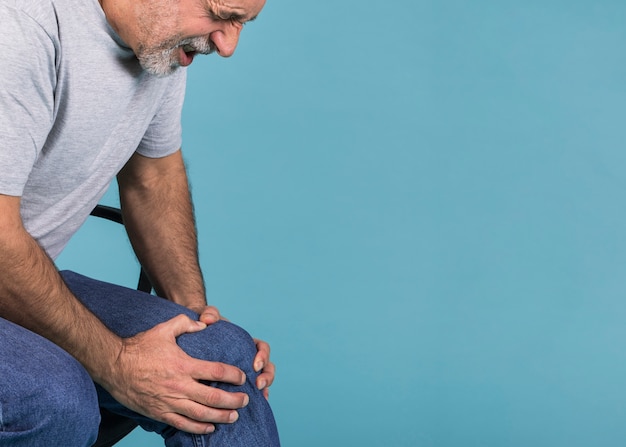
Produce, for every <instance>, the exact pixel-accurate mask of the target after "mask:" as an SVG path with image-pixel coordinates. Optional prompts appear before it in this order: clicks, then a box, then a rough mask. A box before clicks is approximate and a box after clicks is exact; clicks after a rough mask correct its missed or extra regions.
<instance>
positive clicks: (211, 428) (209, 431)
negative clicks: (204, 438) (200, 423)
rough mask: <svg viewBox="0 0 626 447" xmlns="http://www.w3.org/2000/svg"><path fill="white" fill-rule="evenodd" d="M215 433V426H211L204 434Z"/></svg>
mask: <svg viewBox="0 0 626 447" xmlns="http://www.w3.org/2000/svg"><path fill="white" fill-rule="evenodd" d="M214 431H215V425H211V426H210V427H207V429H206V433H207V434H209V433H213V432H214Z"/></svg>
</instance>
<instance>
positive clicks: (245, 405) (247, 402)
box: [242, 394, 250, 408]
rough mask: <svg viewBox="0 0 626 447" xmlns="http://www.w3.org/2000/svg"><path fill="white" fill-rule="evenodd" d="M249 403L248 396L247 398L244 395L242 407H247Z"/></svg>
mask: <svg viewBox="0 0 626 447" xmlns="http://www.w3.org/2000/svg"><path fill="white" fill-rule="evenodd" d="M249 403H250V396H248V395H247V394H246V397H244V399H243V406H244V407H247V406H248V404H249ZM242 408H243V407H242Z"/></svg>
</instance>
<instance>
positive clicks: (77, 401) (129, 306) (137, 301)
mask: <svg viewBox="0 0 626 447" xmlns="http://www.w3.org/2000/svg"><path fill="white" fill-rule="evenodd" d="M62 276H63V278H64V279H65V282H66V283H67V285H68V286H69V287H70V289H71V290H72V291H73V292H74V293H75V294H76V296H77V297H78V298H79V299H80V300H81V301H82V302H83V303H84V304H85V305H86V306H87V307H88V308H89V309H90V310H91V311H92V312H93V313H94V314H96V315H97V316H98V317H99V318H100V319H101V320H102V321H103V322H104V324H105V325H107V326H108V327H109V328H110V329H111V330H112V331H114V332H115V333H117V334H118V335H120V336H122V337H129V336H132V335H134V334H136V333H138V332H142V331H145V330H147V329H150V328H151V327H153V326H154V325H156V324H158V323H161V322H163V321H166V320H169V319H171V318H173V317H174V316H176V315H179V314H186V315H188V316H190V317H191V318H193V319H197V318H198V316H197V314H195V313H193V312H191V311H190V310H188V309H186V308H184V307H181V306H178V305H176V304H174V303H171V302H169V301H166V300H164V299H162V298H158V297H155V296H152V295H149V294H146V293H142V292H138V291H136V290H133V289H127V288H124V287H120V286H116V285H112V284H108V283H104V282H100V281H96V280H93V279H90V278H86V277H84V276H81V275H78V274H76V273H73V272H62ZM5 325H6V326H8V327H15V329H14V331H16V334H15V335H14V338H17V339H19V340H26V339H28V340H27V341H24V342H23V344H24V345H25V346H24V347H22V348H18V349H14V350H13V351H10V352H11V353H12V355H10V356H9V357H8V358H11V359H12V358H18V359H20V361H21V362H23V363H24V366H23V367H22V373H21V374H17V375H14V374H13V373H12V372H11V373H9V377H13V378H10V379H9V384H12V383H14V384H15V385H13V388H14V391H13V393H12V394H9V396H8V397H6V396H5V394H6V393H5V391H4V382H5V380H6V379H5V378H6V377H7V375H6V374H3V369H7V370H11V369H12V368H11V367H10V366H11V365H12V364H13V361H7V360H4V359H3V362H2V363H3V365H2V366H1V367H0V385H1V387H0V427H1V429H2V430H5V432H1V431H0V445H5V444H4V442H3V441H4V440H5V439H7V440H9V439H13V438H4V437H3V436H4V435H5V434H6V433H8V434H9V436H13V433H12V432H11V431H10V430H12V429H13V426H14V425H10V424H9V423H7V422H5V420H6V421H12V420H15V419H19V418H21V417H24V416H23V415H24V414H32V413H33V411H34V412H35V414H42V413H46V414H48V415H50V418H52V419H53V421H51V424H50V425H54V426H55V428H56V430H57V431H58V432H59V433H58V437H57V438H56V439H58V441H53V442H49V441H50V438H49V436H50V432H47V431H46V430H47V428H43V427H42V428H39V427H40V426H41V425H42V424H43V421H41V420H40V419H41V418H40V417H35V418H33V419H37V420H36V421H33V425H34V426H36V428H33V429H32V431H33V433H34V434H33V435H32V437H31V438H28V439H27V438H24V439H25V440H24V441H23V443H22V444H19V443H16V444H13V443H7V444H6V445H11V446H14V445H16V446H22V445H24V446H26V445H28V446H34V445H46V446H56V445H59V446H60V445H63V446H84V445H90V442H93V441H94V440H95V429H94V427H96V428H97V422H98V415H97V414H95V413H97V402H96V400H95V395H96V393H97V397H98V401H99V404H100V406H102V407H104V408H107V409H108V410H109V411H112V412H115V413H119V414H123V415H126V416H130V417H132V418H134V419H136V420H137V421H138V422H139V424H140V425H141V426H142V427H143V428H144V429H146V430H148V431H154V432H157V433H159V434H160V435H161V436H163V438H164V440H165V445H166V446H167V447H210V446H228V447H236V446H240V447H277V446H279V445H280V442H279V439H278V432H277V429H276V424H275V422H274V417H273V414H272V411H271V409H270V407H269V404H268V402H267V401H266V400H265V398H264V397H263V395H262V393H261V392H260V391H258V390H257V389H256V387H255V385H254V382H255V380H256V376H257V374H256V373H255V372H254V371H253V369H252V361H253V358H254V355H255V354H256V347H255V345H254V342H253V341H252V338H251V337H250V336H249V335H248V334H247V333H246V332H245V331H244V330H243V329H241V328H239V327H237V326H235V325H234V324H231V323H228V322H225V321H220V322H218V323H216V324H213V325H210V326H209V327H207V329H205V330H203V331H201V332H197V333H193V334H184V335H182V336H180V337H179V338H178V344H179V345H180V346H181V347H182V349H183V350H185V351H186V352H187V353H188V354H189V355H191V356H193V357H196V358H200V359H205V360H211V361H219V362H224V363H228V364H231V365H235V366H237V367H239V368H240V369H242V370H243V371H244V372H245V373H246V376H247V381H246V383H245V384H244V385H242V386H233V385H228V384H223V383H211V385H212V386H215V387H218V388H222V389H225V390H228V391H241V392H245V393H247V394H248V396H249V397H250V403H249V404H248V406H246V407H245V408H243V409H240V410H239V420H238V421H237V422H235V423H233V424H219V425H217V428H216V430H215V432H214V433H212V434H209V435H192V434H189V433H184V432H180V431H178V430H175V429H173V428H172V427H169V426H167V425H166V424H163V423H160V422H156V421H153V420H150V419H148V418H146V417H143V416H141V415H139V414H137V413H135V412H133V411H130V410H128V409H126V408H125V407H123V406H122V405H120V404H119V403H118V402H116V401H115V400H114V399H113V398H112V397H111V396H110V395H109V394H108V393H107V392H106V391H105V390H104V389H102V388H101V387H99V386H96V387H95V390H94V385H93V382H91V381H90V380H89V378H88V377H86V376H87V375H86V373H85V372H84V370H83V369H82V367H80V365H78V364H77V363H76V362H75V361H74V360H73V359H72V358H71V357H70V356H68V355H67V354H66V353H65V352H64V351H62V350H60V349H58V348H57V347H56V346H54V345H52V344H51V343H49V342H47V341H46V340H44V339H42V338H41V337H38V336H36V335H35V334H31V333H30V332H28V331H26V330H24V329H22V328H19V327H16V326H15V325H12V324H10V323H8V322H6V324H5V322H4V321H3V320H0V333H2V331H3V328H4V326H5ZM24 332H25V333H27V334H29V336H28V337H26V336H24V337H22V335H23V334H22V333H24ZM4 338H5V337H2V339H0V347H1V348H2V349H3V357H4V349H5V348H4V344H5V340H4ZM32 339H34V340H32ZM31 345H32V348H31ZM40 346H47V348H46V349H48V350H51V351H54V353H55V355H54V356H55V364H58V365H60V367H59V368H58V369H61V370H62V372H61V371H57V368H48V367H47V366H46V365H45V364H44V365H43V367H40V368H39V369H38V370H37V369H36V370H35V372H34V373H30V372H29V371H31V364H35V363H38V361H39V356H38V355H37V354H34V352H38V351H36V350H41V349H43V348H41V347H40ZM31 353H32V354H31ZM66 365H70V366H69V367H68V366H66ZM72 365H73V367H71V366H72ZM29 374H30V376H29V377H32V381H34V382H38V383H41V382H43V383H44V384H45V385H41V384H40V385H39V387H40V388H48V386H49V384H50V383H54V384H56V385H57V388H58V389H59V390H58V393H59V394H58V396H57V401H59V400H61V401H63V403H62V404H59V403H58V402H53V401H52V399H50V401H51V402H50V403H49V402H48V400H46V401H45V402H41V398H40V397H39V395H38V394H37V393H38V391H37V392H35V391H32V390H25V389H22V388H21V387H20V385H21V382H20V381H21V376H23V375H26V376H28V375H29ZM74 375H76V376H79V377H80V378H82V380H79V379H78V378H76V377H74ZM53 388H54V387H53ZM74 388H76V390H74ZM68 390H69V391H68ZM46 391H47V392H48V393H50V392H51V391H50V390H48V389H46ZM28 392H31V393H32V396H33V399H34V398H35V397H34V396H37V398H36V399H37V400H36V402H33V400H30V401H28V399H25V398H24V397H23V396H22V394H28ZM72 393H76V397H73V394H72ZM68 394H69V399H70V403H74V407H76V408H75V409H74V411H75V412H77V413H80V415H78V414H77V415H76V417H75V419H72V421H74V420H75V421H76V423H75V424H74V423H72V425H76V426H77V428H76V430H77V431H78V432H80V431H81V429H82V430H83V431H84V433H81V434H80V436H83V437H82V438H79V437H78V436H79V434H78V433H77V434H76V436H77V437H76V438H71V437H70V436H73V435H68V431H67V425H68V420H70V418H69V417H67V416H61V415H59V409H58V408H57V407H56V406H57V405H60V407H61V408H62V411H65V412H69V411H71V410H72V408H70V409H67V408H66V407H71V406H72V405H71V404H70V403H67V402H65V399H66V398H67V397H68ZM85 395H86V397H85ZM5 401H6V404H5ZM21 403H24V405H23V406H21V405H18V404H21ZM18 406H19V407H20V409H19V410H17V407H18ZM31 407H33V408H35V409H36V410H33V409H32V408H31ZM44 407H45V409H44V410H42V409H41V408H44ZM7 409H8V410H9V413H13V412H14V411H17V412H20V413H19V414H20V415H22V416H19V415H17V414H18V413H15V415H10V416H6V415H5V413H6V412H7ZM8 417H10V418H11V419H7V418H8ZM20 420H21V419H20ZM28 430H31V429H30V428H29V429H28ZM36 430H38V431H36ZM35 431H36V433H35ZM54 436H57V435H56V434H55V435H54ZM15 439H17V438H15ZM73 439H76V441H74V440H73ZM79 439H80V440H79ZM33 440H36V441H33ZM61 440H63V442H61ZM20 442H21V441H20ZM55 442H57V443H55Z"/></svg>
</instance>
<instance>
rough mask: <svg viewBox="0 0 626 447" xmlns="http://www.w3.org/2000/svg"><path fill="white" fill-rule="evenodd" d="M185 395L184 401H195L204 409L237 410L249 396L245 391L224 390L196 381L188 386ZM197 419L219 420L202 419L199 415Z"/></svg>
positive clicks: (243, 405) (245, 404) (242, 406)
mask: <svg viewBox="0 0 626 447" xmlns="http://www.w3.org/2000/svg"><path fill="white" fill-rule="evenodd" d="M185 395H186V396H187V399H185V400H184V401H185V402H195V403H196V404H200V405H201V406H203V407H204V408H206V409H212V410H215V411H217V410H238V409H240V408H244V407H245V406H247V405H248V403H249V402H250V398H249V397H248V395H247V394H246V393H241V392H238V393H233V392H229V391H224V390H222V389H219V388H215V387H213V386H210V385H207V384H204V383H198V382H195V383H194V385H193V386H190V387H189V388H188V389H187V390H186V392H185ZM207 411H208V410H207ZM220 414H222V413H220ZM198 420H204V421H205V422H220V421H218V420H212V419H203V418H201V417H199V418H198Z"/></svg>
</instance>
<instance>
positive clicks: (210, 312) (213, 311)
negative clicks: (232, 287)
mask: <svg viewBox="0 0 626 447" xmlns="http://www.w3.org/2000/svg"><path fill="white" fill-rule="evenodd" d="M221 318H222V316H221V315H220V311H219V310H218V309H217V307H215V306H206V307H205V308H204V309H203V310H202V313H201V314H200V318H199V320H200V321H201V322H203V323H205V324H213V323H217V322H218V321H220V320H221Z"/></svg>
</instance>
